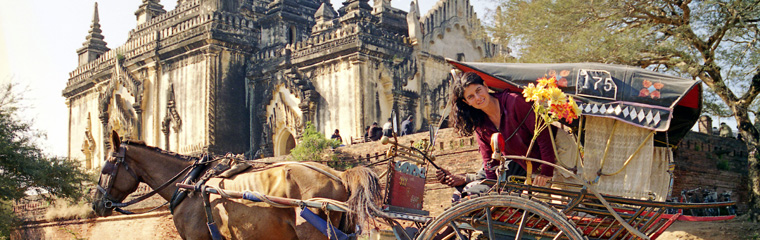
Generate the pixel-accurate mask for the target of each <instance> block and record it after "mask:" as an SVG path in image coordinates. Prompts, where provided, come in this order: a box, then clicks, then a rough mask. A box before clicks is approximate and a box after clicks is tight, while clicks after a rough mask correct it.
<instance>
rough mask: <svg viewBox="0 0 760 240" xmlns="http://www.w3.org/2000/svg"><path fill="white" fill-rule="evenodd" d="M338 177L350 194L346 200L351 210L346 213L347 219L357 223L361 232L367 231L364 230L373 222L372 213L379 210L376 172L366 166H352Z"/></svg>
mask: <svg viewBox="0 0 760 240" xmlns="http://www.w3.org/2000/svg"><path fill="white" fill-rule="evenodd" d="M340 178H341V180H342V181H343V186H346V188H347V189H348V191H349V193H350V195H351V196H349V198H348V201H347V203H348V207H349V208H350V209H351V211H352V212H351V213H350V214H348V215H349V216H348V221H349V222H352V223H356V224H359V225H360V226H362V231H363V232H368V231H366V230H369V227H370V226H371V225H372V224H373V223H374V217H373V213H379V212H380V208H379V207H378V203H379V202H380V199H381V193H380V181H379V179H378V177H377V174H375V172H373V171H372V170H370V169H369V168H366V167H354V168H351V169H348V170H346V171H345V172H343V173H342V174H341V176H340ZM375 215H378V214H375ZM349 225H354V224H349ZM351 230H353V229H351Z"/></svg>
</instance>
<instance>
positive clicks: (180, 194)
mask: <svg viewBox="0 0 760 240" xmlns="http://www.w3.org/2000/svg"><path fill="white" fill-rule="evenodd" d="M210 162H211V161H208V155H203V156H202V157H201V158H200V159H198V160H197V161H196V162H195V163H193V165H190V166H191V167H192V170H191V171H190V173H188V174H187V175H186V176H185V179H184V180H182V183H183V184H190V183H192V182H194V181H195V180H196V179H198V176H200V175H201V173H203V172H204V171H205V170H206V166H208V163H210ZM185 197H187V191H186V190H185V189H180V188H177V190H176V191H174V194H173V195H172V199H171V200H170V202H171V204H170V205H169V211H170V212H171V213H172V214H174V208H176V207H177V206H178V205H179V204H180V203H182V200H185Z"/></svg>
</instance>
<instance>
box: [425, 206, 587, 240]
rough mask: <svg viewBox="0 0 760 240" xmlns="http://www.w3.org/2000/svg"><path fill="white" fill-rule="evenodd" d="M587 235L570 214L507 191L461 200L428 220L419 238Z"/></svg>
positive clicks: (567, 237) (537, 237)
mask: <svg viewBox="0 0 760 240" xmlns="http://www.w3.org/2000/svg"><path fill="white" fill-rule="evenodd" d="M434 238H435V239H460V240H463V239H574V240H575V239H585V238H584V237H583V236H582V235H581V234H580V233H579V232H578V230H577V229H576V228H575V226H574V225H573V223H571V222H570V221H568V220H567V217H566V216H565V215H563V214H561V213H560V212H559V211H557V210H556V209H553V208H551V207H549V206H547V205H545V204H543V203H541V202H537V201H531V200H528V199H525V198H521V197H517V196H508V195H491V196H483V197H478V198H474V199H470V200H467V201H465V202H461V203H459V204H457V205H455V206H454V207H452V208H450V209H448V210H446V211H445V212H443V213H442V214H441V215H440V216H438V217H436V218H435V219H433V221H431V222H429V223H428V224H427V225H426V226H425V228H424V229H423V230H422V232H421V233H420V235H419V236H418V237H417V240H428V239H434Z"/></svg>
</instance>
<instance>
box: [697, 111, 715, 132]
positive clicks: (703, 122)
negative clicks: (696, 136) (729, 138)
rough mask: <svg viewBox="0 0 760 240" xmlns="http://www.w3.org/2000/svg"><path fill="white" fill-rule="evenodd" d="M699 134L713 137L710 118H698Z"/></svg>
mask: <svg viewBox="0 0 760 240" xmlns="http://www.w3.org/2000/svg"><path fill="white" fill-rule="evenodd" d="M699 132H701V133H706V134H708V135H713V133H712V119H711V118H710V116H707V115H702V116H701V117H699Z"/></svg>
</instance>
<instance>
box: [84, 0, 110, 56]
mask: <svg viewBox="0 0 760 240" xmlns="http://www.w3.org/2000/svg"><path fill="white" fill-rule="evenodd" d="M101 33H102V31H101V30H100V17H98V3H97V2H96V3H95V10H94V12H93V13H92V24H91V25H90V30H89V31H88V34H87V37H86V39H87V40H85V41H84V43H82V45H83V46H82V48H80V49H77V54H78V55H79V66H81V65H83V64H86V63H89V62H92V61H93V60H95V59H97V58H99V57H100V55H103V53H105V52H107V51H108V50H110V49H109V48H108V47H106V42H105V41H103V39H104V37H103V35H102V34H101Z"/></svg>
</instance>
